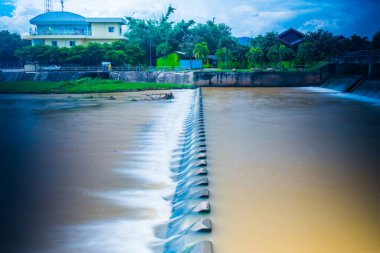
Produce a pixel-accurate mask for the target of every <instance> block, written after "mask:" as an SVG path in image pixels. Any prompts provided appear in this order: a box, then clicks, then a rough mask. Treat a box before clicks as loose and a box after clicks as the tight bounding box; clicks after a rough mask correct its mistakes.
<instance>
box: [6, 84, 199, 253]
mask: <svg viewBox="0 0 380 253" xmlns="http://www.w3.org/2000/svg"><path fill="white" fill-rule="evenodd" d="M193 92H194V91H176V92H174V96H175V97H176V98H175V99H174V100H171V101H137V102H133V101H131V100H135V98H137V99H141V98H142V97H143V94H141V93H134V94H132V95H131V94H122V93H121V94H108V95H101V96H98V95H94V96H87V98H85V97H84V96H81V95H76V96H72V97H67V95H46V96H43V95H1V97H0V120H1V125H0V139H1V145H0V151H1V154H0V158H1V159H0V161H1V169H0V200H1V202H0V203H1V204H0V228H1V229H0V252H107V253H108V252H115V253H117V252H139V253H144V252H160V251H161V252H162V250H160V248H159V247H158V246H157V245H160V241H159V239H158V238H157V237H156V236H155V230H156V229H155V228H156V227H157V226H158V225H160V224H162V223H164V222H165V221H167V220H168V219H169V218H170V215H171V209H172V206H171V202H170V200H169V199H168V198H167V197H168V196H170V195H172V194H173V192H174V191H175V184H174V183H173V180H172V178H171V176H172V173H171V171H170V160H171V155H172V151H173V149H175V148H177V141H178V135H179V133H180V130H181V129H182V127H183V122H184V120H185V115H186V111H187V110H188V108H189V106H190V104H191V97H192V94H193ZM110 95H113V96H114V97H115V98H116V100H108V99H107V97H109V96H110Z"/></svg>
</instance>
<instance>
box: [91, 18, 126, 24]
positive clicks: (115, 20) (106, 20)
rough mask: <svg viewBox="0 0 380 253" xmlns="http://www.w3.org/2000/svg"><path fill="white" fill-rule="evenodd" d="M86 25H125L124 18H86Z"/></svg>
mask: <svg viewBox="0 0 380 253" xmlns="http://www.w3.org/2000/svg"><path fill="white" fill-rule="evenodd" d="M86 21H87V22H88V23H121V24H124V25H126V24H127V21H126V20H125V18H86Z"/></svg>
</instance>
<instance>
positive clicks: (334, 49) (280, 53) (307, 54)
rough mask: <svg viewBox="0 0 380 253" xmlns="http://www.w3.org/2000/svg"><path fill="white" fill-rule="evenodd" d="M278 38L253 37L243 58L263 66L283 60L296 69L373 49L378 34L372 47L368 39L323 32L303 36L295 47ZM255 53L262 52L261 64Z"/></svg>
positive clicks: (273, 33) (274, 36)
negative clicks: (300, 42)
mask: <svg viewBox="0 0 380 253" xmlns="http://www.w3.org/2000/svg"><path fill="white" fill-rule="evenodd" d="M277 36H278V34H277V33H275V32H269V33H267V34H265V35H259V36H257V37H255V38H253V39H252V40H251V48H250V50H249V52H248V53H247V55H246V56H247V58H248V60H249V61H250V62H251V63H252V64H253V65H256V64H257V63H260V64H261V65H266V66H278V65H279V62H283V61H288V62H289V61H290V62H294V65H298V66H303V65H310V64H315V63H317V62H320V61H324V60H325V59H327V58H328V57H330V56H333V55H335V54H336V53H339V52H348V51H357V50H368V49H371V48H376V46H375V45H376V41H379V40H380V35H377V36H378V37H379V38H377V37H376V35H375V36H374V39H373V42H372V47H371V42H370V41H369V40H368V38H367V37H360V36H358V35H353V36H351V37H350V38H345V37H344V36H334V35H333V34H332V33H330V32H328V31H325V30H318V31H316V32H308V33H306V34H305V36H306V37H305V40H304V42H303V43H302V44H300V45H299V46H298V47H294V48H287V47H285V46H284V45H282V44H281V43H280V41H279V40H278V39H277ZM376 38H377V40H376ZM377 43H379V42H377ZM256 50H261V51H262V55H263V57H262V58H261V59H260V61H259V60H258V59H254V51H256ZM260 55H261V53H260ZM254 63H255V64H254Z"/></svg>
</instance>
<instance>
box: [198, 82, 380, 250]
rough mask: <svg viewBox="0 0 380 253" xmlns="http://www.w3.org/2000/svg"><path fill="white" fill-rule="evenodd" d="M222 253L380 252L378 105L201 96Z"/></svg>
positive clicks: (238, 93)
mask: <svg viewBox="0 0 380 253" xmlns="http://www.w3.org/2000/svg"><path fill="white" fill-rule="evenodd" d="M203 102H204V112H205V125H206V133H207V137H208V138H207V143H208V163H209V171H210V180H211V181H210V192H212V198H211V200H210V201H211V203H212V207H213V208H212V220H213V225H214V226H213V233H212V236H211V240H212V241H213V244H214V250H215V252H217V253H231V252H239V253H252V252H257V253H277V252H281V253H305V252H307V253H337V252H345V253H357V252H361V253H376V252H379V250H380V237H379V236H380V202H379V199H380V170H379V169H380V156H379V153H378V151H379V144H380V131H379V130H380V101H366V99H363V98H360V97H357V96H346V95H342V94H338V93H337V92H335V91H332V90H327V89H326V90H324V89H316V88H314V89H312V88H251V89H248V88H246V89H239V88H224V89H214V88H207V89H204V90H203Z"/></svg>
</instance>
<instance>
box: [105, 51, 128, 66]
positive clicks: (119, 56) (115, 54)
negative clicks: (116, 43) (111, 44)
mask: <svg viewBox="0 0 380 253" xmlns="http://www.w3.org/2000/svg"><path fill="white" fill-rule="evenodd" d="M104 59H105V60H108V61H110V62H111V63H112V64H113V65H116V66H123V65H124V64H125V62H126V59H127V55H126V53H125V52H124V51H123V50H109V51H107V53H106V54H105V56H104Z"/></svg>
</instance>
